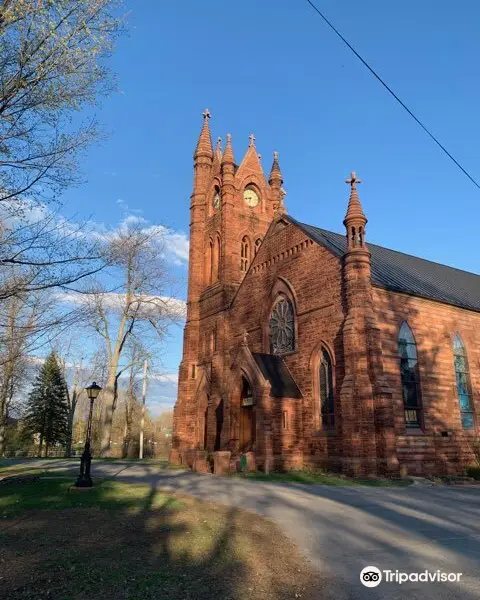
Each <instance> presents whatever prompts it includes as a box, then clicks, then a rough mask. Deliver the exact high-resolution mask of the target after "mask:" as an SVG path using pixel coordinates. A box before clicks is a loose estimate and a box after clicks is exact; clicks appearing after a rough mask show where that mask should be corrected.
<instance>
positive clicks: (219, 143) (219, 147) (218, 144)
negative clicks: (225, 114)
mask: <svg viewBox="0 0 480 600" xmlns="http://www.w3.org/2000/svg"><path fill="white" fill-rule="evenodd" d="M221 149H222V138H221V137H220V136H219V137H218V138H217V150H221Z"/></svg>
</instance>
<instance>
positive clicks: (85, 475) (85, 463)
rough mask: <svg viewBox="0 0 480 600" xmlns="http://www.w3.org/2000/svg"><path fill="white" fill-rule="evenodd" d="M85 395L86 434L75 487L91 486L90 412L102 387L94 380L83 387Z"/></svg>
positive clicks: (91, 412)
mask: <svg viewBox="0 0 480 600" xmlns="http://www.w3.org/2000/svg"><path fill="white" fill-rule="evenodd" d="M85 390H86V392H87V396H88V397H89V399H90V412H89V414H88V423H87V435H86V438H85V448H84V449H83V453H82V458H81V460H80V475H79V476H78V479H77V481H76V483H75V486H76V487H92V485H93V483H92V478H91V477H90V467H91V465H92V455H91V454H90V439H91V437H92V414H93V402H94V400H95V398H97V396H98V394H99V393H100V392H101V390H102V388H101V387H100V386H99V385H97V383H96V382H95V381H94V382H93V383H92V385H89V386H88V387H87V388H85Z"/></svg>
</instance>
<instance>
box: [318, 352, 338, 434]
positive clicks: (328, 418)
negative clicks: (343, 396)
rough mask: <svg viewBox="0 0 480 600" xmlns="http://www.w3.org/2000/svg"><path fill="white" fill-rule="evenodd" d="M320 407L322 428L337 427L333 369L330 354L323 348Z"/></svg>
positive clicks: (320, 374)
mask: <svg viewBox="0 0 480 600" xmlns="http://www.w3.org/2000/svg"><path fill="white" fill-rule="evenodd" d="M319 383H320V406H321V410H322V426H323V427H334V426H335V406H334V402H333V369H332V359H331V358H330V354H329V353H328V352H327V351H326V350H325V348H322V357H321V360H320V373H319Z"/></svg>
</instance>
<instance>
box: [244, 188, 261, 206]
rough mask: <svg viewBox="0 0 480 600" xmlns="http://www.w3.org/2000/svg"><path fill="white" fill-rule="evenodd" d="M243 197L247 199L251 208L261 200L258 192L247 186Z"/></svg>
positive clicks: (246, 201) (246, 202)
mask: <svg viewBox="0 0 480 600" xmlns="http://www.w3.org/2000/svg"><path fill="white" fill-rule="evenodd" d="M243 199H244V200H245V204H247V205H248V206H250V207H251V208H254V207H255V206H257V204H258V203H259V202H260V198H259V197H258V194H257V192H256V191H255V190H254V189H252V188H247V189H246V190H245V191H244V192H243Z"/></svg>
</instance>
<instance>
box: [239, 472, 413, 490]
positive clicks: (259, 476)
mask: <svg viewBox="0 0 480 600" xmlns="http://www.w3.org/2000/svg"><path fill="white" fill-rule="evenodd" d="M234 477H243V478H244V479H250V480H253V481H275V482H279V483H304V484H308V485H313V484H317V485H318V484H321V485H337V486H355V485H367V486H370V487H392V486H395V487H406V486H408V485H411V483H412V480H411V479H408V478H405V479H382V478H379V477H375V478H365V479H364V478H357V477H355V478H354V477H340V476H339V475H335V474H334V473H323V472H321V471H308V470H298V471H286V472H285V473H276V472H274V473H269V474H268V475H267V474H265V473H262V472H260V471H254V472H251V473H235V474H234Z"/></svg>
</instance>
